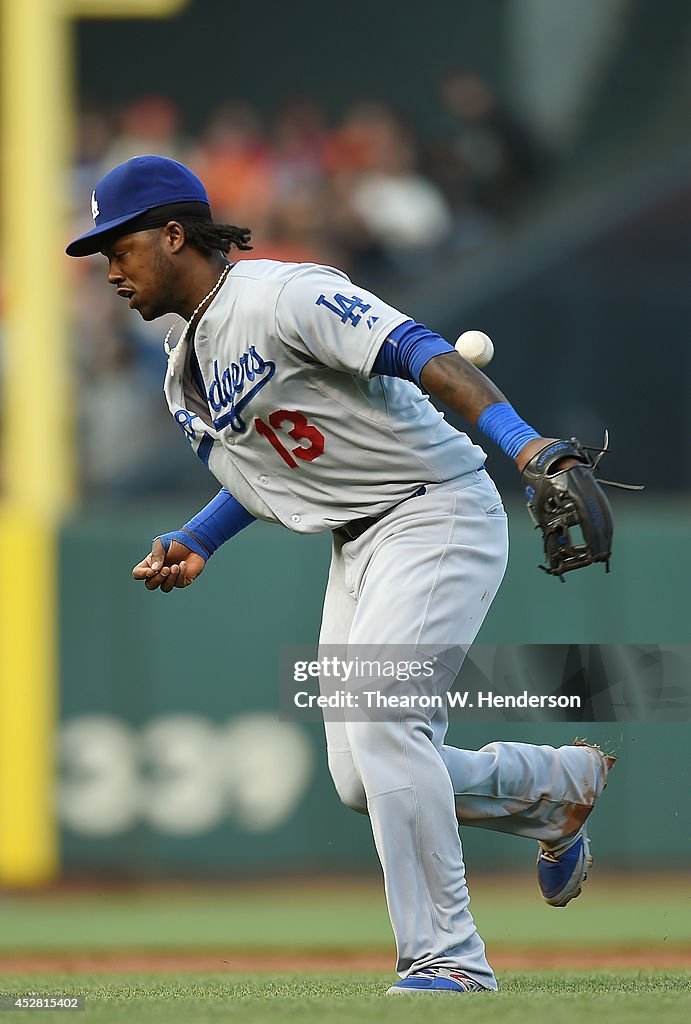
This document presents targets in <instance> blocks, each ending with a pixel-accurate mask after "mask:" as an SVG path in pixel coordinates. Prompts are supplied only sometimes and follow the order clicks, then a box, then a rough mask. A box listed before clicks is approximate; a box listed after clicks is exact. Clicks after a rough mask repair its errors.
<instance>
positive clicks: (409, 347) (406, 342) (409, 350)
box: [372, 320, 454, 385]
mask: <svg viewBox="0 0 691 1024" xmlns="http://www.w3.org/2000/svg"><path fill="white" fill-rule="evenodd" d="M453 351H454V347H453V345H449V343H448V341H445V340H444V338H442V336H441V335H440V334H435V333H434V331H430V330H429V328H427V327H425V325H424V324H418V323H416V322H415V321H414V320H407V321H406V322H405V323H404V324H400V325H399V326H398V327H395V328H394V329H393V331H391V333H390V334H389V336H388V337H387V339H386V341H385V342H384V344H383V345H382V347H381V348H380V349H379V352H378V353H377V358H376V359H375V360H374V364H373V366H372V373H378V374H382V376H384V377H402V378H403V380H412V381H413V382H414V383H415V384H417V385H419V384H420V374H421V373H422V371H423V369H424V367H425V366H426V364H427V363H428V362H429V361H430V359H432V358H434V356H439V355H442V354H443V353H444V352H453Z"/></svg>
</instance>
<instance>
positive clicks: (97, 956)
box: [0, 876, 691, 1024]
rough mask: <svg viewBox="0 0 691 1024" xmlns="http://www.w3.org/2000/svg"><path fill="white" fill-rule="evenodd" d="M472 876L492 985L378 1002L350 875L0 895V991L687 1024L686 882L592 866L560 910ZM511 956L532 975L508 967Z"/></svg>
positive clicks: (337, 1017) (359, 1014)
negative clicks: (495, 984)
mask: <svg viewBox="0 0 691 1024" xmlns="http://www.w3.org/2000/svg"><path fill="white" fill-rule="evenodd" d="M471 881H472V891H473V909H474V912H475V916H476V919H477V921H478V924H479V926H480V929H481V931H482V934H483V936H484V938H485V940H486V943H487V947H488V952H489V957H490V961H493V962H494V963H495V966H496V969H497V976H498V980H499V985H500V992H499V993H497V994H489V993H488V994H480V995H470V996H436V997H408V998H404V997H401V998H397V999H391V998H387V997H386V996H385V995H384V993H385V991H386V988H387V987H388V985H389V984H391V982H392V981H393V980H395V974H394V971H393V960H394V952H393V942H392V937H391V931H390V928H389V924H388V920H387V917H386V911H385V907H384V901H383V896H382V893H381V889H380V885H379V883H378V882H377V881H372V882H356V881H353V880H346V881H343V882H341V883H337V884H334V883H326V882H322V881H318V882H314V883H310V882H307V881H305V880H303V881H300V882H294V883H285V884H282V885H278V884H276V883H271V884H269V883H267V884H262V883H258V882H253V883H251V884H247V885H244V886H238V885H233V886H218V887H212V886H202V887H177V886H156V887H139V888H136V889H132V888H125V889H120V890H118V889H113V888H111V889H109V890H105V891H103V892H87V891H81V892H80V891H74V890H73V891H70V890H62V891H57V892H54V893H49V894H32V895H18V894H17V895H14V894H4V895H0V922H1V925H0V993H2V994H20V993H21V994H26V993H27V992H29V991H35V992H44V993H50V994H56V993H60V992H63V993H80V994H84V995H85V996H86V999H87V1012H86V1014H84V1015H80V1016H77V1018H76V1019H77V1020H78V1021H79V1020H85V1019H86V1020H89V1021H91V1020H93V1021H99V1022H104V1024H111V1022H115V1021H125V1020H128V1021H132V1022H138V1021H144V1022H147V1021H152V1022H154V1021H156V1022H158V1021H160V1022H163V1021H166V1022H167V1021H170V1022H172V1024H178V1022H183V1021H189V1022H199V1024H203V1022H206V1021H220V1020H232V1021H235V1022H238V1024H241V1022H245V1021H246V1022H250V1021H251V1022H257V1024H264V1022H266V1024H270V1022H272V1021H277V1022H282V1021H291V1022H292V1021H295V1022H297V1021H305V1022H308V1024H309V1022H314V1024H332V1022H333V1024H335V1022H349V1021H357V1022H358V1024H367V1022H370V1021H372V1022H373V1021H382V1022H386V1021H394V1020H396V1021H398V1020H401V1021H407V1020H418V1019H419V1017H420V1015H421V1013H424V1014H425V1015H426V1016H429V1017H431V1018H432V1019H433V1020H434V1021H440V1022H445V1021H447V1020H449V1021H451V1020H459V1019H461V1018H460V1014H461V1013H462V1015H463V1016H462V1019H463V1021H464V1024H465V1022H466V1021H467V1022H470V1024H474V1022H476V1021H477V1022H482V1024H485V1022H487V1024H489V1022H490V1021H491V1022H492V1024H494V1022H495V1021H497V1020H499V1021H501V1022H507V1024H534V1021H535V1018H536V1016H540V1017H543V1018H545V1019H547V1020H549V1021H550V1024H561V1022H567V1021H573V1020H575V1019H576V1016H577V1015H578V1016H579V1017H580V1016H581V1015H587V1017H588V1018H589V1020H590V1021H594V1022H599V1021H603V1022H604V1021H607V1024H627V1022H631V1024H635V1022H648V1021H650V1022H653V1021H656V1022H657V1021H662V1022H664V1024H677V1022H679V1024H681V1022H682V1021H684V1024H685V1022H686V1021H688V1020H689V1019H691V969H685V967H688V968H691V912H690V909H691V885H690V884H689V880H688V879H683V878H681V877H678V876H677V877H675V878H671V877H670V878H666V879H665V878H662V879H656V880H654V881H653V880H651V879H649V878H648V879H641V878H637V879H630V880H626V879H625V878H624V879H616V878H612V877H611V876H609V877H608V876H594V877H593V878H592V879H591V880H590V881H589V882H588V887H589V888H588V889H587V891H586V893H585V894H584V896H583V897H582V898H581V899H579V900H578V901H576V902H574V903H573V904H572V905H571V906H570V907H569V908H568V909H566V910H563V911H561V910H560V911H556V910H553V909H552V908H549V907H546V906H545V905H544V904H543V903H542V902H541V900H540V899H539V897H538V896H537V894H536V892H535V891H534V889H533V885H532V884H531V883H532V878H527V877H522V876H521V877H519V878H512V879H503V880H501V879H496V878H491V877H478V878H477V879H473V880H471ZM367 951H371V969H368V968H367V955H368V954H367ZM363 952H364V953H365V958H364V964H363V962H362V957H360V959H359V960H358V961H357V964H358V965H357V967H352V968H351V967H349V964H348V962H349V959H350V961H351V964H352V963H353V962H354V961H353V956H354V954H362V953H363ZM555 952H556V953H558V954H559V957H558V959H557V960H555V959H554V955H555ZM517 953H520V954H521V956H523V957H528V959H529V964H530V968H529V969H527V970H524V971H517V970H513V969H510V968H511V966H512V957H515V955H516V954H517ZM201 954H205V955H208V956H209V957H210V958H211V959H210V961H209V963H210V964H211V966H209V963H207V964H206V966H204V965H203V959H199V958H200V955H201ZM80 955H83V956H85V957H88V963H89V969H88V970H87V969H85V968H84V966H83V965H81V964H80V962H79V959H78V957H79V956H80ZM117 955H123V956H124V957H125V959H124V960H123V961H122V962H121V963H119V962H118V961H117V960H113V959H112V957H114V956H117ZM70 956H74V957H77V960H74V961H73V962H70V960H69V958H70ZM155 956H159V957H161V960H160V963H159V966H158V968H157V969H156V970H155V972H154V971H152V966H151V965H152V963H154V962H155V961H154V960H153V959H152V958H153V957H155ZM172 956H176V957H178V960H176V961H173V960H171V959H168V958H170V957H172ZM194 956H196V957H197V958H198V961H197V963H196V965H194V964H193V963H192V962H190V963H187V961H186V960H185V957H190V958H194ZM670 956H671V959H670ZM109 957H110V958H111V959H109ZM325 957H326V958H327V960H328V963H330V964H332V965H333V966H332V967H325V965H324V962H323V960H324V958H325ZM584 957H585V958H586V959H587V960H588V963H587V965H586V964H584V961H583V958H584ZM137 958H139V959H137ZM269 958H270V959H269ZM320 958H321V960H322V962H321V964H320ZM615 960H616V966H615ZM283 961H285V962H283ZM341 961H342V962H341ZM550 962H551V963H554V964H555V966H554V967H553V968H551V969H549V970H548V969H546V968H547V967H548V966H549V964H550ZM240 963H241V964H242V967H241V968H240V967H239V966H238V964H240ZM389 964H390V966H391V969H390V970H385V968H386V966H387V965H389ZM216 965H217V969H216ZM579 965H580V966H579ZM459 1001H460V1002H459ZM423 1007H424V1008H423ZM65 1017H66V1015H65V1013H64V1012H61V1013H59V1014H58V1013H51V1012H42V1013H41V1016H40V1019H41V1020H43V1021H51V1020H54V1019H55V1020H57V1019H59V1020H63V1021H64V1020H65ZM0 1018H2V1019H8V1020H16V1019H17V1017H16V1016H13V1017H10V1016H9V1014H8V1013H4V1012H0ZM19 1019H21V1018H19ZM68 1019H71V1018H68Z"/></svg>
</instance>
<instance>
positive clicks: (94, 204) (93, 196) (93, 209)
mask: <svg viewBox="0 0 691 1024" xmlns="http://www.w3.org/2000/svg"><path fill="white" fill-rule="evenodd" d="M99 212H100V211H99V209H98V200H97V199H96V192H95V190H94V191H93V192H92V193H91V216H92V217H93V218H94V220H96V218H97V217H98V215H99Z"/></svg>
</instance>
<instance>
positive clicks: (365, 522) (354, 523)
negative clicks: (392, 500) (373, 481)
mask: <svg viewBox="0 0 691 1024" xmlns="http://www.w3.org/2000/svg"><path fill="white" fill-rule="evenodd" d="M426 493H427V488H426V487H425V486H424V484H423V486H422V487H418V489H417V491H415V493H414V494H409V495H408V497H407V498H403V500H402V501H397V502H396V504H395V505H391V507H390V508H387V509H385V510H384V511H383V512H380V513H379V515H378V516H366V517H365V518H364V519H351V521H350V522H349V523H344V524H343V526H338V527H337V528H336V529H335V530H334V531H333V532H334V534H336V535H337V536H339V537H340V538H341V539H342V540H343V541H348V540H357V539H358V537H362V535H363V533H366V532H367V530H369V528H370V526H374V524H375V523H378V522H379V520H380V519H383V518H384V516H388V514H389V512H393V510H394V509H395V508H398V506H399V505H402V504H403V502H404V501H410V499H411V498H419V497H420V496H421V495H423V494H426Z"/></svg>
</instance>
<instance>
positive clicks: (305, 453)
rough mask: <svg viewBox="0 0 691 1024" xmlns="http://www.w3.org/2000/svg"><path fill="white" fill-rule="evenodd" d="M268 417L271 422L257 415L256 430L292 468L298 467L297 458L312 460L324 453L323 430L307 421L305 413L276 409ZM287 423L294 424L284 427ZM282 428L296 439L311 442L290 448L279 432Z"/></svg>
mask: <svg viewBox="0 0 691 1024" xmlns="http://www.w3.org/2000/svg"><path fill="white" fill-rule="evenodd" d="M268 419H269V422H268V423H265V422H264V420H263V419H261V417H259V416H257V418H256V419H255V421H254V426H255V428H256V431H257V433H258V434H260V435H261V436H262V437H265V438H266V440H267V441H268V442H269V444H270V445H271V446H272V448H274V449H275V450H276V451H277V452H278V454H279V455H280V456H281V458H282V459H283V461H284V462H285V464H286V465H287V466H290V468H291V469H297V466H298V463H297V462H296V459H301V460H302V461H303V462H312V461H313V460H314V459H318V458H319V456H320V455H322V454H323V453H324V435H323V434H322V432H321V430H317V428H316V427H315V426H314V425H313V424H311V423H308V422H307V417H306V416H304V415H303V413H301V412H296V411H292V410H289V409H276V410H275V412H272V413H271V415H270V416H269V418H268ZM286 423H290V424H292V426H291V427H290V429H286V428H284V424H286ZM282 428H283V429H284V430H285V432H286V433H287V434H288V435H289V436H290V437H292V438H293V439H294V440H295V441H308V442H309V444H307V445H301V444H298V445H296V447H295V448H291V449H290V450H288V448H286V446H285V445H284V444H283V442H282V441H281V439H280V437H279V436H278V434H277V431H279V430H281V429H282Z"/></svg>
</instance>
